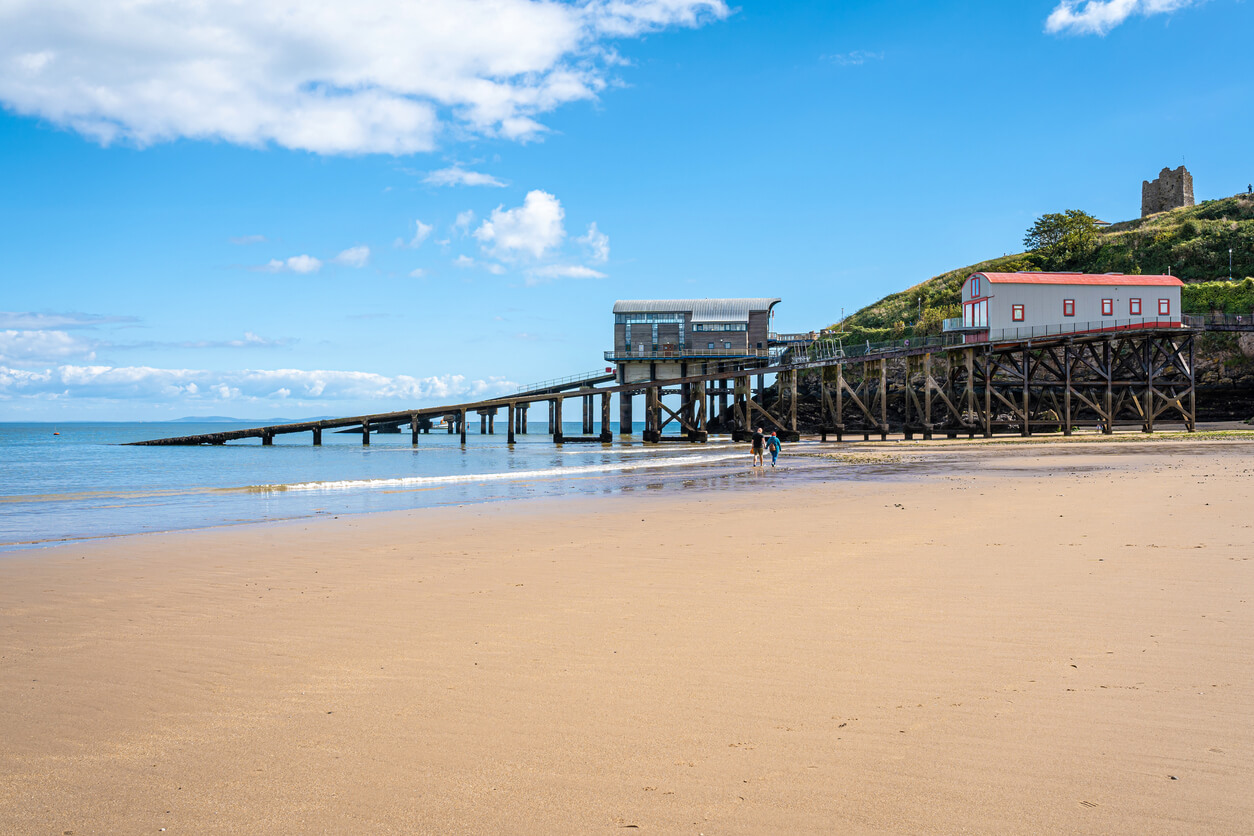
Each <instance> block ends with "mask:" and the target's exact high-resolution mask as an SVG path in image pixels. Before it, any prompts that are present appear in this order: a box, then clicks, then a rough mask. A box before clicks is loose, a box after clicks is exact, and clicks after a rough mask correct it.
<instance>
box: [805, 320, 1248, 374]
mask: <svg viewBox="0 0 1254 836" xmlns="http://www.w3.org/2000/svg"><path fill="white" fill-rule="evenodd" d="M1186 319H1188V318H1187V317H1186ZM1246 319H1247V320H1248V319H1249V317H1246ZM1185 327H1197V326H1194V324H1193V323H1192V322H1188V321H1186V322H1183V323H1182V322H1181V318H1180V317H1166V316H1164V317H1142V318H1139V319H1107V320H1100V321H1097V322H1076V323H1066V324H1063V325H1038V326H1036V327H1032V328H1002V329H999V330H996V331H989V332H987V333H983V332H981V333H979V334H978V336H979V339H978V340H976V339H972V340H970V341H968V335H967V334H964V333H961V332H950V333H947V334H941V335H939V336H931V337H910V338H907V339H900V340H889V341H887V342H878V343H873V342H869V341H867V342H863V343H862V344H860V345H859V344H852V345H846V344H844V343H843V342H842V341H841V340H839V339H828V340H817V341H815V342H812V343H807V344H804V345H794V346H791V347H789V348H788V349H787V351H785V352H784V354H783V356H782V358H781V364H783V365H804V364H807V363H821V362H824V361H827V360H838V359H841V358H844V357H869V356H877V355H880V354H888V353H896V352H911V351H922V350H924V349H929V348H947V347H951V346H959V345H986V344H989V343H999V342H1022V341H1026V340H1032V339H1037V338H1041V337H1058V336H1066V335H1068V334H1099V333H1102V332H1106V331H1126V330H1136V329H1140V328H1185ZM971 336H977V335H971Z"/></svg>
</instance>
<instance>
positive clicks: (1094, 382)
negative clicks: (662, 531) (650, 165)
mask: <svg viewBox="0 0 1254 836" xmlns="http://www.w3.org/2000/svg"><path fill="white" fill-rule="evenodd" d="M1202 331H1254V318H1252V317H1240V316H1235V315H1211V316H1206V317H1184V319H1183V321H1179V320H1177V321H1175V322H1167V321H1159V320H1155V319H1152V318H1146V319H1138V320H1130V321H1127V322H1119V323H1114V324H1113V326H1112V327H1104V328H1102V329H1100V330H1084V328H1083V326H1082V325H1081V326H1078V327H1071V328H1066V329H1060V328H1058V327H1051V328H1049V329H1036V330H1035V331H1023V330H1015V331H1005V332H996V333H992V334H989V335H988V338H987V339H985V340H984V341H982V342H978V343H972V342H964V337H963V335H961V334H944V335H941V336H936V337H924V338H914V339H910V340H898V341H894V342H891V343H878V344H877V343H864V344H862V345H854V346H846V345H844V344H843V343H841V342H840V341H839V340H836V339H830V338H826V337H825V336H819V338H818V339H812V340H804V339H796V340H794V341H790V342H789V343H788V344H787V345H785V346H782V347H780V348H779V349H778V350H776V351H773V352H772V353H771V354H770V355H769V356H766V357H762V358H758V359H749V360H737V361H723V360H717V359H716V360H702V361H696V362H686V361H685V360H684V358H680V357H677V358H675V360H678V361H680V374H679V376H678V377H672V378H667V379H664V380H658V379H650V380H644V381H636V382H623V381H618V380H617V379H616V378H615V375H614V373H613V372H612V371H595V372H587V373H584V374H580V375H571V376H569V377H566V378H559V379H556V380H549V381H544V382H541V383H536V384H532V385H530V386H526V387H522V388H521V389H520V390H519V391H518V392H516V393H515V394H513V395H504V396H499V397H495V398H488V399H484V400H479V401H474V402H470V403H460V404H450V405H443V406H435V407H425V408H419V409H407V410H400V411H397V412H385V413H376V414H371V415H355V416H350V417H345V418H332V419H323V420H318V421H306V422H301V423H294V424H277V425H272V426H265V427H250V428H247V429H238V430H225V431H223V432H216V433H204V434H200V435H190V436H179V437H175V438H159V439H152V440H149V441H140V442H135V444H137V445H141V446H143V445H198V444H225V443H227V442H230V441H238V440H243V439H253V438H255V439H260V440H261V443H262V444H263V445H268V444H272V443H273V441H274V438H275V437H276V436H279V435H286V434H291V433H305V432H307V433H310V434H311V435H312V440H313V443H314V444H315V445H317V444H321V443H322V432H323V431H324V430H340V431H344V430H345V429H346V428H352V429H351V430H349V431H356V432H360V433H361V437H362V443H363V444H369V443H370V435H371V433H372V432H375V433H377V432H398V431H400V428H401V427H404V426H406V425H407V426H408V427H409V429H410V433H411V436H412V441H413V443H415V444H417V443H418V439H419V435H420V434H422V433H429V432H430V431H431V428H432V425H433V424H434V423H435V422H436V421H437V420H439V419H441V418H443V419H445V421H446V427H447V431H448V432H449V433H450V434H454V433H456V434H458V435H459V436H460V438H461V441H463V442H464V441H465V439H466V433H467V421H468V419H470V417H471V416H478V417H479V432H480V433H481V434H495V432H496V426H495V419H496V416H497V415H498V414H499V413H500V412H501V411H504V412H505V414H506V420H507V424H506V433H507V435H508V441H509V442H511V443H512V442H513V441H514V437H515V434H519V433H527V432H528V411H529V409H530V408H531V407H532V406H535V405H537V404H545V405H547V412H548V416H547V417H548V421H547V433H548V434H550V435H551V436H552V438H553V441H554V442H555V443H559V444H560V443H570V442H579V441H584V442H602V443H607V442H610V441H611V440H612V438H613V434H612V431H611V422H610V398H611V397H612V396H615V395H617V396H618V397H619V398H620V399H623V398H627V399H630V398H631V397H632V396H634V395H639V394H643V395H644V401H645V422H644V423H645V430H644V436H643V437H644V440H645V441H649V442H659V441H662V440H684V441H697V442H699V441H705V440H706V438H707V437H708V435H709V432H710V431H711V430H710V428H711V426H712V425H714V426H717V427H718V428H719V430H720V431H722V432H730V433H731V434H732V436H733V437H734V438H743V437H744V436H745V435H746V434H747V433H749V432H750V431H751V430H752V428H753V427H756V426H765V427H767V428H768V429H774V430H775V431H777V432H778V433H780V435H781V436H782V437H784V438H785V439H786V440H787V439H795V438H796V437H797V436H798V431H797V404H798V383H799V380H804V381H805V385H807V386H808V387H809V389H810V390H811V396H813V395H815V394H817V396H818V400H819V402H820V422H819V423H820V427H819V432H820V434H821V435H822V437H823V438H824V439H826V438H827V436H828V435H829V434H834V435H835V436H836V438H837V439H838V440H840V439H843V437H844V436H846V435H862V436H863V438H866V439H869V438H870V437H871V436H872V435H877V436H879V437H880V438H886V437H887V436H888V434H889V433H890V432H893V433H896V432H902V433H904V434H905V436H906V437H907V438H911V437H913V436H914V435H915V434H921V435H922V436H923V437H924V438H930V437H931V436H932V434H933V433H944V434H945V435H947V436H949V437H957V436H958V435H960V434H963V435H970V436H974V435H976V434H977V433H978V434H980V435H983V436H986V437H987V436H991V435H993V434H994V433H996V432H1015V433H1018V434H1021V435H1031V434H1033V433H1035V432H1061V433H1063V434H1064V435H1069V434H1070V433H1071V429H1072V427H1073V426H1074V425H1076V424H1078V423H1087V424H1092V423H1096V424H1097V425H1098V426H1100V427H1102V429H1103V431H1104V432H1107V433H1109V432H1111V431H1112V429H1113V427H1114V426H1116V425H1122V426H1139V427H1140V428H1141V429H1143V430H1144V431H1145V432H1153V430H1154V425H1155V422H1156V421H1157V420H1159V419H1164V420H1173V421H1180V420H1182V421H1183V422H1184V424H1185V426H1186V427H1187V428H1188V429H1189V430H1190V431H1192V429H1193V427H1194V425H1195V417H1196V403H1195V392H1196V389H1195V381H1194V339H1195V336H1196V335H1197V334H1198V333H1200V332H1202ZM658 359H659V360H661V361H663V362H665V361H667V359H668V358H666V357H659V358H658ZM768 375H772V376H774V377H775V380H776V386H775V391H774V395H775V397H774V400H773V402H772V403H770V404H769V405H768V404H767V403H766V397H765V396H766V394H767V391H766V386H765V378H766V377H767V376H768ZM754 378H756V383H757V386H756V387H754V385H753V383H754ZM605 384H610V385H605ZM664 396H672V403H674V398H673V396H678V407H677V408H674V409H672V408H671V406H668V405H667V404H666V403H664V402H663V397H664ZM573 398H578V399H580V401H581V402H582V406H583V422H582V430H583V433H582V435H580V436H566V435H564V433H563V431H562V407H563V404H564V402H565V401H566V400H567V399H573ZM598 400H599V401H600V403H599V407H600V408H599V409H597V406H598V404H597V401H598ZM628 404H630V401H628ZM598 412H599V413H600V414H599V416H598V415H597V413H598ZM626 414H628V415H629V414H630V406H628V408H627V410H626ZM598 419H599V420H598ZM625 423H626V432H624V433H622V434H624V435H626V434H630V432H631V423H630V422H629V421H628V422H625ZM672 425H674V427H675V429H677V430H678V434H675V433H672V434H671V435H664V432H665V431H666V430H667V428H668V427H671V426H672Z"/></svg>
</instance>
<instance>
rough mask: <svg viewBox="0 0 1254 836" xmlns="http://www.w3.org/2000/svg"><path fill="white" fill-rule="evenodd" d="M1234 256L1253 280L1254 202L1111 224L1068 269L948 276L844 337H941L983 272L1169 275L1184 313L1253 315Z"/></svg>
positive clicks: (894, 302)
mask: <svg viewBox="0 0 1254 836" xmlns="http://www.w3.org/2000/svg"><path fill="white" fill-rule="evenodd" d="M1229 248H1231V249H1232V259H1233V262H1232V265H1233V275H1234V276H1246V277H1249V276H1254V196H1251V195H1244V194H1243V195H1237V196H1235V197H1229V198H1224V199H1222V200H1208V201H1205V202H1203V203H1199V204H1198V205H1196V206H1190V207H1187V208H1184V209H1176V210H1174V211H1171V212H1163V213H1162V214H1159V215H1152V216H1151V217H1148V218H1140V219H1137V220H1134V221H1124V222H1122V223H1117V224H1112V225H1111V226H1109V227H1107V228H1105V229H1103V230H1102V231H1101V232H1100V234H1099V235H1098V240H1097V245H1096V246H1095V247H1094V248H1093V250H1092V251H1091V252H1089V253H1087V254H1085V255H1084V256H1082V257H1080V258H1079V259H1078V260H1076V261H1073V262H1070V263H1067V264H1050V263H1046V262H1045V261H1044V259H1043V258H1042V257H1041V256H1040V255H1038V254H1037V253H1030V252H1029V253H1019V254H1016V255H1008V256H1004V257H1002V258H994V259H991V260H989V261H982V262H980V263H979V264H972V265H970V266H968V267H962V268H959V269H957V270H951V271H949V272H948V273H942V274H940V275H939V276H933V277H932V278H930V279H928V280H927V281H924V282H920V283H919V284H916V285H914V286H913V287H910V288H907V289H906V290H903V291H900V292H898V293H894V294H892V295H890V296H885V297H884V298H883V299H881V300H879V301H878V302H875V303H874V304H871V305H867V306H866V307H865V308H862V309H861V310H859V311H857V312H856V313H854V314H853V315H852V316H849V317H847V318H846V319H845V321H844V327H843V331H844V332H845V334H846V335H847V337H846V338H847V339H849V340H850V341H853V342H862V341H864V340H870V341H871V342H879V341H882V340H891V339H898V338H900V337H909V336H915V335H922V334H937V333H940V330H941V321H942V320H944V319H947V318H950V317H956V316H959V315H960V313H961V311H960V309H959V296H960V293H961V290H962V283H963V281H964V280H965V279H966V278H967V276H969V275H971V274H972V273H976V272H980V271H991V272H1003V273H1013V272H1015V271H1017V270H1078V271H1081V272H1085V273H1131V274H1140V273H1171V274H1172V275H1175V276H1179V277H1180V278H1181V279H1183V280H1184V281H1185V282H1186V283H1187V284H1186V286H1185V289H1184V294H1183V300H1182V301H1183V306H1184V310H1185V312H1186V313H1205V312H1209V311H1224V312H1228V313H1250V312H1251V311H1254V279H1251V278H1246V279H1245V280H1244V281H1235V282H1228V281H1226V278H1227V276H1228V249H1229ZM832 327H833V328H837V327H838V326H836V325H833V326H832Z"/></svg>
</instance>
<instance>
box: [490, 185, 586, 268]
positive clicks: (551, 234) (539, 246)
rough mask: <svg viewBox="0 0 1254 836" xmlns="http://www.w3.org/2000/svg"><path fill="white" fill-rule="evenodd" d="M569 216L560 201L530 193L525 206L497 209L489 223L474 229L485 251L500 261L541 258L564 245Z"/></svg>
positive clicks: (524, 202) (542, 193)
mask: <svg viewBox="0 0 1254 836" xmlns="http://www.w3.org/2000/svg"><path fill="white" fill-rule="evenodd" d="M565 216H566V213H565V211H564V210H563V209H562V204H561V201H559V200H558V199H557V198H556V197H554V196H553V195H551V194H549V193H548V192H542V191H540V190H538V189H537V190H534V191H530V192H527V196H526V197H525V198H523V205H522V206H519V207H517V208H514V209H505V208H504V207H503V206H498V207H497V208H496V209H493V210H492V214H491V215H490V216H489V218H488V220H486V221H484V222H483V223H482V224H480V225H479V228H478V229H476V230H475V233H474V234H475V238H477V239H478V240H479V243H480V244H481V245H482V246H483V248H484V251H485V252H488V253H490V254H492V255H493V256H495V257H497V258H500V259H505V260H509V259H513V258H516V257H518V256H519V255H526V256H531V257H532V258H540V257H541V256H543V255H544V254H545V253H546V252H547V251H549V250H551V249H553V248H554V247H556V246H557V245H559V244H560V243H561V242H562V238H563V237H565V235H566V230H565V229H564V228H563V227H562V219H563V218H564V217H565Z"/></svg>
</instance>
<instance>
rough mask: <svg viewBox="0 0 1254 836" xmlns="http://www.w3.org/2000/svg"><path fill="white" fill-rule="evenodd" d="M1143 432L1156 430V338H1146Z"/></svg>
mask: <svg viewBox="0 0 1254 836" xmlns="http://www.w3.org/2000/svg"><path fill="white" fill-rule="evenodd" d="M1141 431H1142V432H1147V433H1152V432H1153V431H1154V338H1153V337H1146V338H1145V424H1144V426H1142V428H1141Z"/></svg>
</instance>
